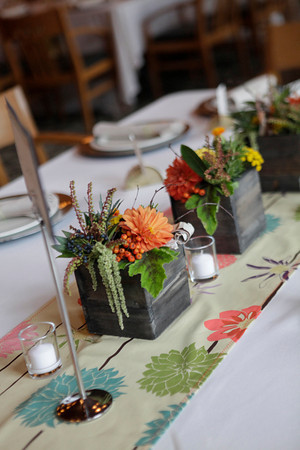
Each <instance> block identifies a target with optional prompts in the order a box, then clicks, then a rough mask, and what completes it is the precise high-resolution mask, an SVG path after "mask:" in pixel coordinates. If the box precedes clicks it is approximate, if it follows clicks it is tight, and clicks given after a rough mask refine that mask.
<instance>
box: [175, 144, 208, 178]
mask: <svg viewBox="0 0 300 450" xmlns="http://www.w3.org/2000/svg"><path fill="white" fill-rule="evenodd" d="M180 151H181V156H182V158H183V160H184V161H185V162H186V163H187V164H188V166H189V167H190V168H191V169H192V170H193V171H194V172H196V173H197V174H198V175H199V176H200V177H202V178H204V172H205V170H206V166H205V164H204V162H203V161H202V159H201V158H199V156H198V155H197V153H196V152H195V151H194V150H192V149H191V148H189V147H187V146H186V145H181V147H180Z"/></svg>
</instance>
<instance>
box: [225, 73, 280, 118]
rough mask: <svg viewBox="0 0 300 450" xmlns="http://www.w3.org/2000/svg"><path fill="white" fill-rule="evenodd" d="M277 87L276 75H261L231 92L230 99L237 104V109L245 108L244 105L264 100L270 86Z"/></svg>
mask: <svg viewBox="0 0 300 450" xmlns="http://www.w3.org/2000/svg"><path fill="white" fill-rule="evenodd" d="M276 85H277V78H276V76H275V75H261V76H259V77H255V78H253V79H252V80H249V81H247V82H246V83H244V84H242V85H241V86H238V87H236V88H234V89H231V90H230V97H231V98H232V100H233V101H234V103H235V106H236V109H237V110H240V109H242V108H244V106H245V105H244V103H245V102H248V101H255V99H257V98H263V97H264V96H265V95H266V94H267V93H268V92H269V89H270V86H276Z"/></svg>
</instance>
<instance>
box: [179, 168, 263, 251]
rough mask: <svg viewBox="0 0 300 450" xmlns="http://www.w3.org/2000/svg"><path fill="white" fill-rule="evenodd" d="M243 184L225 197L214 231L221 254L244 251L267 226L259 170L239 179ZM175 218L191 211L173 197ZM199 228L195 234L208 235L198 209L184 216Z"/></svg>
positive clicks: (245, 174)
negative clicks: (199, 217)
mask: <svg viewBox="0 0 300 450" xmlns="http://www.w3.org/2000/svg"><path fill="white" fill-rule="evenodd" d="M238 181H239V186H238V188H237V189H236V190H235V192H234V194H233V195H232V196H230V197H223V198H222V199H221V206H222V207H223V208H225V210H226V211H228V212H229V213H230V214H231V215H232V216H233V217H231V216H230V215H229V214H228V213H227V212H226V211H224V209H222V208H219V211H218V213H217V219H218V227H217V230H216V232H215V234H214V238H215V241H216V250H217V253H220V254H241V253H243V252H244V251H245V250H246V248H247V247H249V245H250V244H251V243H252V242H253V241H254V240H255V239H256V238H257V237H258V236H259V234H260V233H261V232H262V231H263V230H264V229H265V226H266V222H265V215H264V208H263V204H262V197H261V188H260V182H259V175H258V173H257V171H256V170H255V169H253V170H249V171H247V172H245V173H244V174H243V175H242V176H241V178H240V179H239V180H238ZM171 204H172V210H173V216H174V220H175V221H176V219H177V218H179V217H180V216H182V215H183V214H185V213H186V212H187V210H186V208H185V206H184V204H183V203H180V202H178V201H174V200H172V199H171ZM180 220H184V221H185V222H190V223H192V225H193V226H194V228H195V232H194V236H201V235H204V236H205V235H207V233H206V231H205V230H204V228H203V225H202V223H201V222H200V220H199V219H198V217H197V214H196V213H195V211H191V212H190V213H189V214H187V215H185V216H184V217H183V218H182V219H180Z"/></svg>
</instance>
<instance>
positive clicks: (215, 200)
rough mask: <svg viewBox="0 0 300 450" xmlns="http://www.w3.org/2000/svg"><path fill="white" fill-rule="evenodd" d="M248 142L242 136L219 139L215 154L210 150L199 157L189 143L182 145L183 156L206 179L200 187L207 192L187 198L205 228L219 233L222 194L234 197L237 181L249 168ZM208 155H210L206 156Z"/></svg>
mask: <svg viewBox="0 0 300 450" xmlns="http://www.w3.org/2000/svg"><path fill="white" fill-rule="evenodd" d="M244 146H245V145H244V142H243V141H241V140H240V139H235V140H226V139H224V138H222V137H218V138H215V139H214V141H213V145H212V147H211V148H213V149H214V151H215V156H213V157H212V156H211V155H210V154H209V153H207V154H204V156H203V158H202V159H201V158H199V156H198V155H197V153H196V152H195V151H194V150H192V149H191V148H189V147H187V146H186V145H182V146H181V156H182V158H183V159H184V161H185V162H186V163H187V164H188V165H189V167H190V168H191V169H193V171H194V172H196V173H197V174H198V175H199V176H201V177H202V178H203V182H202V183H201V184H200V186H199V187H203V188H204V190H205V194H204V195H201V196H200V195H199V194H194V195H191V197H190V198H189V199H188V200H187V201H186V203H185V207H186V209H188V210H191V209H194V210H196V213H197V216H198V218H199V219H200V220H201V222H202V225H203V227H204V229H205V231H206V232H207V233H208V234H209V235H212V234H214V233H215V231H216V229H217V226H218V221H217V212H218V210H219V204H220V201H221V197H222V196H226V197H228V196H230V195H232V194H233V193H234V190H235V189H236V188H237V186H238V182H237V181H234V180H235V179H236V178H238V177H239V176H240V175H241V174H242V173H243V172H244V171H245V162H244V161H243V160H242V156H243V155H244V150H243V149H244ZM205 155H207V156H205Z"/></svg>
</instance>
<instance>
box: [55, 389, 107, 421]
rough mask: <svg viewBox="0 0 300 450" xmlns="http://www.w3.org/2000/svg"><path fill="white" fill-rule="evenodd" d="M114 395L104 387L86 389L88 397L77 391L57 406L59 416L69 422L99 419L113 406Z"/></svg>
mask: <svg viewBox="0 0 300 450" xmlns="http://www.w3.org/2000/svg"><path fill="white" fill-rule="evenodd" d="M112 401H113V398H112V395H111V394H110V393H109V392H107V391H103V390H102V389H91V390H87V391H86V399H85V400H84V399H83V398H81V397H80V394H78V393H76V394H73V395H69V396H68V397H66V398H64V399H63V400H62V402H61V403H60V405H59V406H58V407H57V408H56V413H57V415H58V417H59V418H60V419H62V420H65V421H67V422H77V423H78V422H88V421H91V420H94V419H98V418H99V417H100V416H102V414H103V413H105V412H106V411H107V410H108V408H109V407H110V406H111V404H112Z"/></svg>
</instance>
